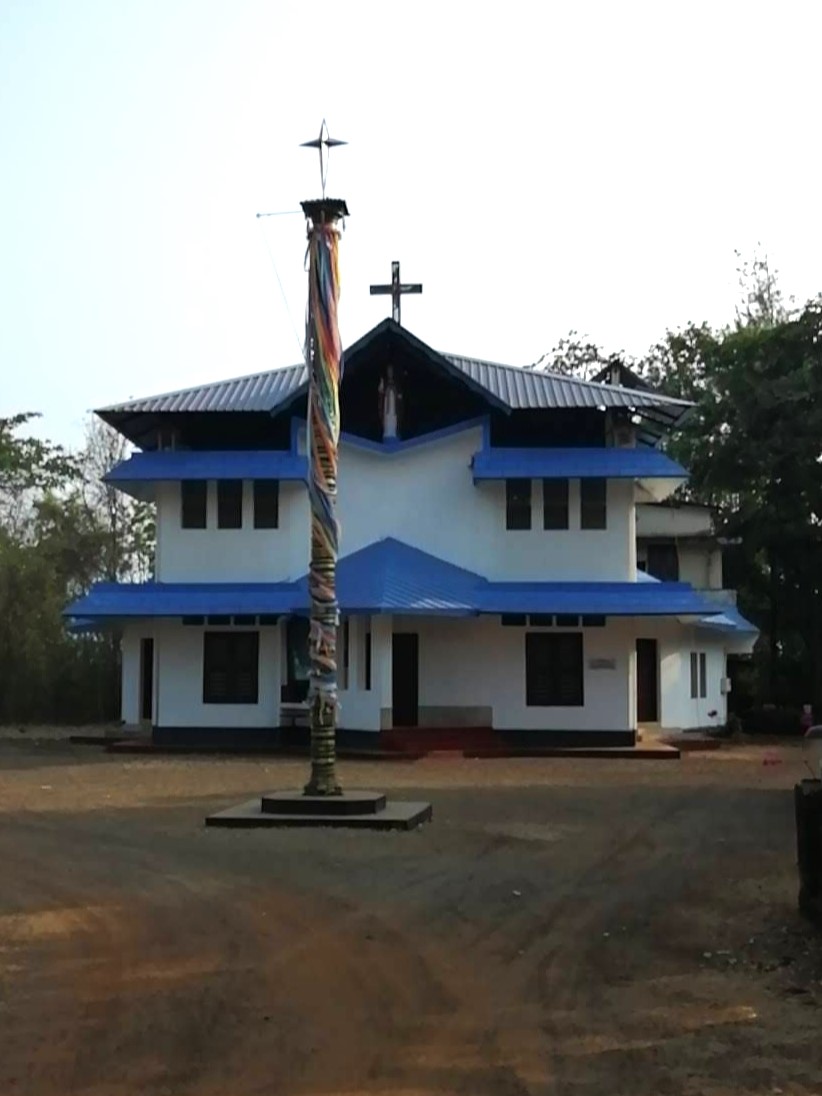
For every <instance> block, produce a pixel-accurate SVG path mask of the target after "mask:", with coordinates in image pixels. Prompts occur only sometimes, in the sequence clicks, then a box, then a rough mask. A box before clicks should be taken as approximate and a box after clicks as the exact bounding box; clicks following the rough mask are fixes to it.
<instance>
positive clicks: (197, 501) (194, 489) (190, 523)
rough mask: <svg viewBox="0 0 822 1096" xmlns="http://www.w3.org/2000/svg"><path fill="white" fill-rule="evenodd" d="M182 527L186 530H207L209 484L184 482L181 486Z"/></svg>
mask: <svg viewBox="0 0 822 1096" xmlns="http://www.w3.org/2000/svg"><path fill="white" fill-rule="evenodd" d="M180 498H181V502H182V526H183V528H184V529H205V527H206V500H207V498H208V482H207V481H206V480H183V481H182V482H181V484H180Z"/></svg>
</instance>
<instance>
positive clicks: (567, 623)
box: [557, 613, 579, 628]
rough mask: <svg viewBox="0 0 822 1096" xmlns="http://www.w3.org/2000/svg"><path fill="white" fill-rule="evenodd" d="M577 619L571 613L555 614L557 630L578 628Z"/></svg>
mask: <svg viewBox="0 0 822 1096" xmlns="http://www.w3.org/2000/svg"><path fill="white" fill-rule="evenodd" d="M578 627H579V617H578V616H574V615H573V614H572V613H559V614H557V628H578Z"/></svg>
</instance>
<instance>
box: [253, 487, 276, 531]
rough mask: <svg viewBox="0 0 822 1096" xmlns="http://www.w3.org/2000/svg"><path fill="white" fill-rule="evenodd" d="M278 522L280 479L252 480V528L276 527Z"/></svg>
mask: <svg viewBox="0 0 822 1096" xmlns="http://www.w3.org/2000/svg"><path fill="white" fill-rule="evenodd" d="M279 524H280V481H279V480H275V479H265V480H254V528H255V529H276V528H277V527H278V526H279Z"/></svg>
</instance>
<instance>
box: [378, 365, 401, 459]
mask: <svg viewBox="0 0 822 1096" xmlns="http://www.w3.org/2000/svg"><path fill="white" fill-rule="evenodd" d="M378 392H379V409H380V423H381V425H382V440H383V441H391V440H396V439H397V438H399V436H400V412H401V409H402V393H401V392H400V389H399V385H398V383H397V380H396V378H395V376H394V366H393V365H389V366H388V368H387V369H386V372H385V376H384V377H383V378H382V379H381V380H380V386H379V389H378Z"/></svg>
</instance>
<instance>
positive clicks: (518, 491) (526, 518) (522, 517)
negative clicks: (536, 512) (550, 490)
mask: <svg viewBox="0 0 822 1096" xmlns="http://www.w3.org/2000/svg"><path fill="white" fill-rule="evenodd" d="M505 528H506V529H530V528H531V481H530V480H529V479H508V480H506V481H505Z"/></svg>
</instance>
